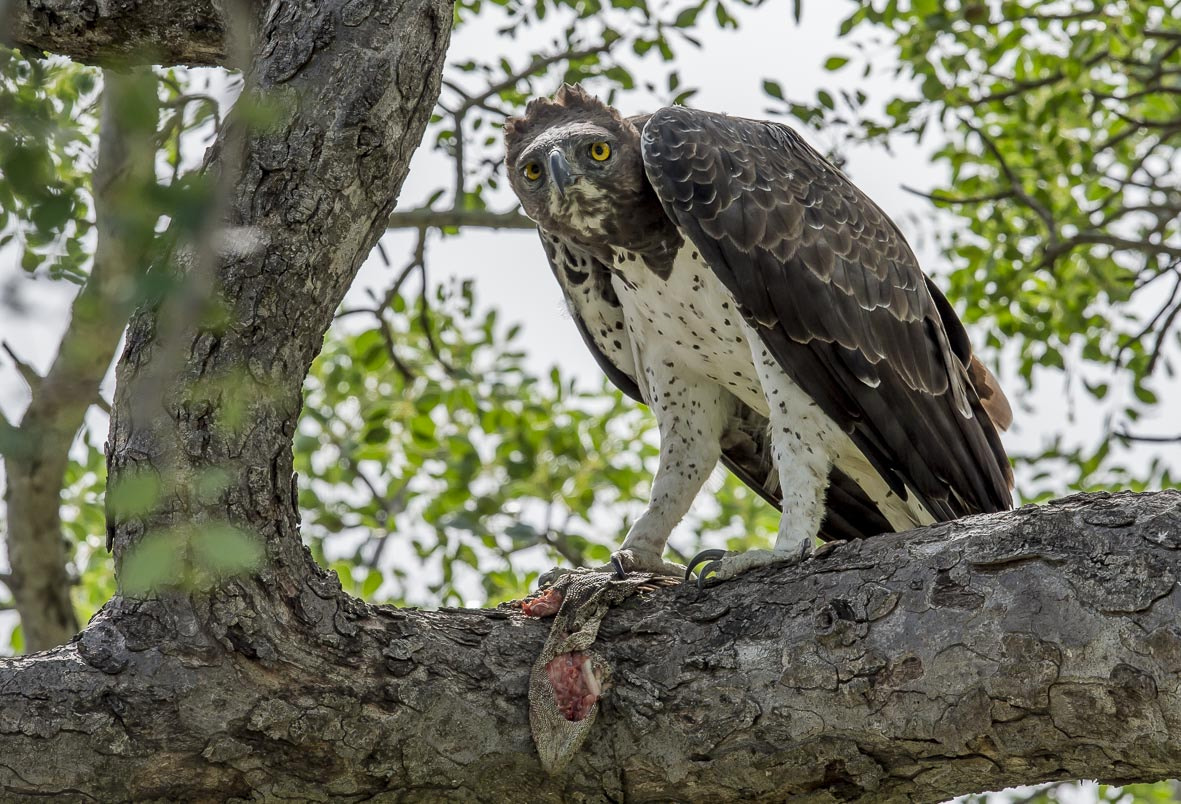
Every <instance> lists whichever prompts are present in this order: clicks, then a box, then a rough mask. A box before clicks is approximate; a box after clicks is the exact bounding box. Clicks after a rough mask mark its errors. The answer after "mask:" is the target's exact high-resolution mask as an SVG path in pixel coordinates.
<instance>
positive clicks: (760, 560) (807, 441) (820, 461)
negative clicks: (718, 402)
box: [689, 333, 837, 585]
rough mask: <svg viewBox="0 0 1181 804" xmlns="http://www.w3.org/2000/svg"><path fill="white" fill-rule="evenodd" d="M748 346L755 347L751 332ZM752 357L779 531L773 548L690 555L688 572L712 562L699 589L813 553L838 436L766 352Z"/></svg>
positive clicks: (717, 551) (829, 423)
mask: <svg viewBox="0 0 1181 804" xmlns="http://www.w3.org/2000/svg"><path fill="white" fill-rule="evenodd" d="M750 342H751V343H756V344H757V343H759V341H758V340H757V338H756V337H754V334H753V333H751V337H750ZM755 357H756V361H755V365H756V367H757V368H758V373H759V382H760V383H761V384H762V386H763V393H764V396H765V398H766V400H767V408H768V411H767V412H768V418H769V420H770V422H771V431H770V436H771V446H772V452H773V454H774V456H775V465H776V468H777V469H778V471H779V481H780V488H781V490H782V492H783V515H782V517H780V520H779V533H778V535H777V537H776V539H775V547H774V549H773V550H749V551H747V552H745V553H739V554H731V553H726V552H725V551H721V550H706V551H704V552H702V553H700V554H698V555H697V556H694V558H693V560H692V561H691V562H690V565H689V569H690V570H692V569H693V567H695V566H697V565H699V564H701V563H703V562H705V561H709V562H711V563H709V564H707V565H706V566H705V567H703V568H702V570H701V572H700V574H699V576H698V578H699V585H700V583H701V581H703V580H704V579H705V578H706V576H707V575H708V576H711V577H712V579H713V580H715V581H724V580H728V579H730V578H733V577H734V576H736V575H739V574H741V573H742V572H745V571H746V570H748V569H752V568H754V567H762V566H766V565H768V564H773V563H776V562H783V561H800V560H802V559H804V558H807V557H808V556H810V555H811V554H812V550H813V545H814V540H815V537H816V534H817V533H818V532H819V531H820V524H821V522H822V521H823V519H824V494H825V492H826V491H827V489H828V471H829V469H830V468H831V466H832V452H833V450H834V449H835V444H836V443H837V438H836V436H837V434H836V433H835V431H834V430H833V425H832V423H831V422H830V421H829V420H828V418H827V417H826V416H824V414H823V413H821V411H820V409H819V408H818V407H817V406H816V403H815V402H813V401H812V400H811V399H810V398H809V397H808V396H807V395H806V394H804V392H803V391H802V390H801V389H800V388H799V386H797V385H796V384H795V383H794V382H792V381H791V380H790V379H788V378H787V377H786V376H785V375H784V373H783V371H782V370H781V369H780V368H779V366H778V365H777V364H776V363H775V362H774V358H772V357H770V356H769V355H767V354H765V353H761V354H757V355H755Z"/></svg>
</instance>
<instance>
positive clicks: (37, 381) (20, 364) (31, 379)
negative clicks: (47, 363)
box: [0, 341, 42, 393]
mask: <svg viewBox="0 0 1181 804" xmlns="http://www.w3.org/2000/svg"><path fill="white" fill-rule="evenodd" d="M0 347H2V348H3V349H4V351H5V352H6V353H7V354H8V357H9V359H10V360H12V362H13V363H15V364H16V370H17V371H18V372H19V373H20V375H21V379H22V380H24V381H25V385H27V386H29V391H30V392H31V393H36V392H37V389H38V388H39V387H40V386H41V380H42V377H41V375H40V374H38V373H37V370H36V369H34V368H33V367H32V366H30V365H29V364H28V363H26V362H25V361H23V360H21V359H20V358H19V357H17V356H16V352H14V351H12V347H11V346H10V345H9V344H8V341H3V342H2V343H0Z"/></svg>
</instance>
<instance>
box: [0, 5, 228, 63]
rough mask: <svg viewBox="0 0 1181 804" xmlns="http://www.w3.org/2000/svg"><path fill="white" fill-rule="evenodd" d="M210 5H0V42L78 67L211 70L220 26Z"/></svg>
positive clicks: (220, 54)
mask: <svg viewBox="0 0 1181 804" xmlns="http://www.w3.org/2000/svg"><path fill="white" fill-rule="evenodd" d="M219 7H220V5H219V3H217V2H214V0H191V2H184V3H177V2H175V0H138V1H137V2H134V3H96V2H93V1H92V0H0V31H3V32H4V33H3V34H2V35H0V41H2V42H3V43H5V44H9V45H16V46H19V47H22V48H26V49H32V50H36V51H44V52H49V53H58V54H61V55H63V56H68V57H70V58H71V59H73V60H74V61H77V62H81V63H83V64H93V65H99V66H104V67H107V66H113V67H126V66H128V65H132V64H139V65H149V64H169V65H172V64H189V65H194V66H197V65H206V66H215V65H220V64H222V63H223V61H224V59H225V46H224V42H223V39H224V36H225V25H224V22H223V19H222V16H221V14H220V12H219Z"/></svg>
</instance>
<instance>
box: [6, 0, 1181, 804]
mask: <svg viewBox="0 0 1181 804" xmlns="http://www.w3.org/2000/svg"><path fill="white" fill-rule="evenodd" d="M50 5H53V4H48V3H42V4H37V7H38V8H43V7H47V6H50ZM30 6H31V4H25V6H22V7H24V8H27V7H30ZM198 6H199V4H198ZM80 7H81V6H80ZM85 7H86V8H96V7H92V6H90V5H86V6H85ZM103 7H104V8H105V9H107V11H103V12H101V13H100V12H97V11H94V12H93V13H95V14H98V15H99V17H98V20H97V21H96V22H95V25H96V27H99V28H101V27H102V26H101V25H99V24H98V23H99V22H101V21H102V20H104V19H107V17H104V16H102V15H103V14H110V15H113V16H118V14H117V13H116V11H110V9H111V8H115V7H117V10H118V9H123V8H127V9H131V11H134V12H135V13H136V14H139V15H140V18H139V21H138V23H137V24H138V25H139V26H141V28H140V29H142V28H145V27H146V28H150V27H151V24H153V19H154V18H153V19H144V18H143V12H144V10H145V9H151V8H155V6H153V5H152V4H151V3H146V4H144V3H141V4H135V3H130V4H126V5H124V4H114V3H112V4H103ZM169 8H170V9H173V10H174V11H175V6H173V5H171V4H169ZM119 13H121V12H119ZM128 13H131V12H130V11H129V12H128ZM451 21H452V9H451V6H450V4H449V3H447V2H444V0H400V2H394V3H379V2H366V1H365V0H335V1H334V2H311V1H310V0H308V2H303V3H299V2H294V3H284V4H279V3H273V4H269V5H267V6H266V7H265V8H260V11H259V19H258V25H257V29H256V31H255V34H254V36H253V37H252V38H251V43H252V44H251V49H252V53H253V57H252V63H251V66H250V67H249V69H248V70H246V73H245V75H246V95H245V97H246V98H247V99H260V100H263V101H264V103H262V104H260V105H259V106H258V107H256V109H255V111H257V109H258V108H262V106H265V109H266V114H265V115H261V116H262V117H264V118H265V122H264V124H263V125H262V126H261V127H254V128H249V127H246V126H245V125H241V121H236V120H233V119H231V121H230V122H229V124H228V125H229V126H230V128H231V131H233V130H234V127H235V126H238V128H237V132H238V134H237V136H225V135H223V137H224V139H223V143H222V145H221V146H220V147H219V148H218V149H217V150H216V152H215V153H214V154H213V155H212V156H211V159H210V161H209V165H208V172H209V173H210V175H213V176H219V177H220V178H221V181H222V182H223V183H224V184H225V185H226V189H225V193H224V203H222V205H221V209H222V212H223V215H222V219H223V220H224V221H225V223H226V226H227V230H226V231H225V232H220V233H217V234H219V235H226V237H225V238H224V239H218V238H214V239H215V241H217V242H218V243H221V245H220V246H219V247H218V248H217V250H216V252H215V254H216V259H205V258H202V257H200V255H199V254H198V255H197V256H192V255H193V254H194V253H195V252H194V250H192V249H190V250H189V251H187V252H186V250H185V249H184V248H182V249H181V250H180V252H178V256H177V258H176V260H175V261H174V267H175V273H176V274H177V275H178V276H180V277H181V282H182V285H183V286H184V287H188V288H190V289H194V288H195V289H205V290H208V292H209V294H210V295H211V300H212V301H211V302H210V304H209V305H203V306H202V305H199V309H192V308H191V306H186V304H185V303H183V299H182V301H181V302H177V301H176V300H169V301H165V302H163V303H161V304H160V305H159V306H157V307H155V308H151V309H146V310H143V311H141V312H140V313H139V314H138V315H137V316H136V317H135V318H134V319H133V321H132V323H131V326H130V328H129V331H128V335H127V346H126V349H125V352H124V354H123V357H122V359H121V361H120V366H119V374H118V379H119V388H118V391H117V394H116V399H115V406H114V413H113V415H112V424H111V434H110V439H109V444H108V451H109V466H110V478H111V483H112V484H119V483H122V482H124V481H128V480H129V479H134V478H136V477H141V476H145V475H154V476H158V477H159V478H160V483H159V486H160V490H161V494H160V499H159V500H158V501H157V503H156V504H154V505H153V506H152V507H151V509H150V510H146V511H113V512H112V516H111V520H110V535H111V543H112V547H113V549H114V551H115V555H116V558H117V561H118V563H120V564H122V562H123V561H124V560H125V559H126V557H127V556H128V554H129V553H130V551H131V550H133V549H134V548H135V546H136V545H137V544H138V543H141V540H143V539H144V538H145V534H149V535H150V534H152V533H154V532H160V531H166V530H167V529H169V528H175V527H188V528H189V532H190V533H191V538H192V539H197V540H199V539H200V538H201V537H202V534H203V530H202V526H203V524H205V523H223V522H229V523H231V524H233V525H234V526H236V527H238V528H240V529H241V530H243V531H245V532H247V533H249V534H251V535H252V537H253V538H256V539H257V540H258V542H259V543H260V544H261V545H262V546H263V548H264V559H263V562H262V564H261V565H260V566H259V567H258V568H257V569H256V570H255V571H254V572H252V573H251V574H249V575H248V576H243V577H240V578H238V579H236V580H233V581H227V582H223V583H221V584H219V585H217V586H216V587H215V588H213V589H205V590H197V589H194V588H189V589H188V591H171V592H164V593H160V594H159V595H157V596H155V597H152V598H150V599H132V598H128V597H123V596H117V597H116V598H115V599H114V600H112V601H111V602H110V603H109V604H108V605H107V606H106V607H105V608H104V609H103V610H102V612H100V613H99V615H97V616H96V617H95V619H94V620H93V621H92V622H91V623H90V625H89V626H88V627H87V628H86V629H85V630H84V631H83V632H82V633H81V634H80V635H79V636H77V637H76V638H75V639H73V640H72V641H71V642H69V643H68V644H66V645H64V646H60V647H57V648H54V649H52V650H49V651H46V652H43V653H40V654H35V655H31V656H27V657H22V658H17V659H4V660H0V800H4V801H16V800H26V799H27V800H34V799H37V800H41V799H43V798H44V797H46V796H47V795H58V796H61V797H62V798H65V799H67V800H99V801H120V800H132V799H134V800H185V801H202V800H204V801H225V800H245V799H262V800H278V799H292V800H300V801H306V800H331V801H360V800H388V801H437V800H440V799H449V800H463V801H520V800H529V801H563V800H573V801H577V800H590V801H600V800H624V799H627V800H635V801H645V800H697V801H713V800H719V801H720V800H735V799H747V800H765V801H779V800H782V799H784V798H788V797H793V796H794V797H797V798H798V800H803V801H838V800H846V801H849V800H851V801H857V800H863V801H886V800H908V799H909V800H914V801H938V800H942V799H945V798H947V797H949V796H951V795H953V794H955V793H962V792H968V791H972V790H982V789H990V788H999V787H1002V786H1005V785H1008V784H1013V783H1017V782H1035V781H1041V780H1051V779H1071V778H1078V777H1091V778H1094V777H1099V778H1102V779H1104V780H1106V781H1112V782H1130V781H1148V780H1155V779H1159V778H1163V777H1167V776H1174V775H1179V774H1181V683H1179V671H1181V625H1178V623H1179V622H1181V620H1179V618H1178V614H1179V613H1181V611H1179V610H1181V592H1178V590H1177V580H1178V578H1179V577H1181V494H1178V493H1176V492H1163V493H1158V494H1143V495H1133V494H1121V495H1115V496H1108V495H1092V496H1081V497H1076V498H1072V499H1069V500H1065V501H1061V502H1059V503H1057V504H1052V505H1049V506H1044V507H1038V508H1025V509H1022V510H1019V511H1016V512H1012V513H1007V514H1001V515H995V516H990V517H978V518H973V519H969V520H965V521H962V522H958V523H951V524H945V525H940V526H937V527H931V528H926V529H921V530H917V531H913V532H911V533H906V534H898V535H891V536H886V537H881V538H876V539H871V540H868V541H866V542H863V543H857V544H851V545H846V546H843V547H839V548H837V549H836V550H834V551H833V552H832V553H830V554H827V555H826V556H824V557H823V558H821V559H817V560H814V561H811V562H808V563H805V564H803V565H800V566H795V567H780V568H766V569H763V570H758V571H754V572H751V573H749V574H748V575H746V576H744V577H742V578H741V579H739V580H737V581H735V582H732V583H729V584H724V585H722V586H720V587H718V588H715V589H711V590H709V591H708V592H707V593H705V594H698V593H697V591H696V590H695V589H694V588H692V587H688V586H685V587H679V588H676V589H671V590H667V591H664V592H660V593H657V594H653V595H652V596H650V597H648V598H646V599H643V600H635V599H633V600H631V601H629V602H628V603H627V604H625V605H623V606H622V607H620V608H619V609H618V610H615V611H612V612H611V613H610V614H608V616H607V619H606V620H605V621H604V624H603V627H602V630H601V631H600V635H599V640H598V642H597V643H596V646H595V648H596V651H597V652H599V653H601V654H602V655H603V656H604V658H605V659H606V660H607V662H608V663H609V665H610V666H611V667H612V668H613V686H612V687H611V689H609V690H608V692H607V694H606V697H605V699H604V705H603V709H602V712H601V713H600V716H599V721H598V722H597V723H596V724H595V727H594V728H595V731H594V733H593V735H592V737H591V739H590V740H589V741H588V742H587V743H586V744H585V745H584V747H583V749H582V751H581V753H580V755H579V756H578V757H577V758H576V759H575V760H574V762H573V764H572V765H571V766H570V768H568V769H567V771H566V772H565V773H563V774H562V775H559V776H553V777H547V776H546V775H544V774H543V773H542V772H541V770H540V766H539V764H538V761H537V758H536V753H535V750H534V747H533V744H532V739H531V736H530V733H529V728H528V703H527V700H526V689H527V684H528V678H529V669H530V666H531V664H532V662H533V660H534V658H535V657H536V656H537V655H538V652H539V651H540V650H541V646H542V644H543V642H544V641H545V638H546V634H547V631H548V627H549V626H548V623H546V622H538V621H532V620H528V619H526V618H523V617H522V616H521V615H519V614H517V613H510V612H507V611H457V610H448V611H439V612H420V611H414V610H396V609H393V608H389V607H375V606H369V605H366V604H364V603H362V602H360V601H357V600H355V599H352V598H350V597H348V596H347V595H345V594H344V593H343V592H342V591H341V589H340V585H339V583H338V582H337V580H336V577H335V576H334V575H333V574H331V573H328V572H326V571H324V570H323V569H321V568H319V567H317V566H316V565H315V564H314V562H313V561H312V560H311V558H310V555H309V553H308V551H307V550H306V549H305V548H304V547H303V546H302V544H301V542H300V537H299V529H298V512H297V509H296V503H295V499H294V494H293V493H292V489H293V485H294V478H293V475H292V461H291V441H292V434H293V433H294V429H295V426H296V421H297V416H298V413H299V407H300V386H301V383H302V380H303V378H304V376H305V375H306V372H307V370H308V367H309V365H310V363H311V360H312V358H313V356H314V355H315V354H316V352H317V351H318V349H319V346H320V342H321V339H322V337H323V333H324V331H325V330H326V328H327V327H328V325H329V323H330V321H331V318H332V314H333V311H334V310H335V309H336V308H337V306H338V304H339V302H340V299H341V298H342V296H343V294H344V291H345V289H346V288H347V286H348V284H349V282H350V281H351V280H352V277H353V276H354V274H355V272H356V270H357V268H358V266H359V265H360V263H361V261H362V260H363V258H364V257H365V255H366V254H367V253H368V251H369V250H370V248H371V247H372V246H373V244H374V242H375V241H376V240H377V237H378V236H379V235H380V233H381V231H382V230H383V229H384V227H385V225H386V221H387V220H388V219H389V216H390V213H391V210H392V207H393V203H394V199H395V198H396V196H397V192H398V189H399V187H400V186H401V182H402V179H403V178H404V176H405V173H406V168H407V164H408V161H409V156H410V154H411V152H412V151H413V149H414V148H415V146H416V145H417V144H418V142H419V139H420V138H421V136H422V132H423V129H424V126H425V123H426V119H427V117H428V115H429V114H430V112H431V109H432V107H433V104H434V101H435V99H436V97H437V93H438V88H439V78H440V72H441V66H442V58H443V54H444V53H445V51H446V46H447V41H448V36H449V32H450V25H451ZM160 24H161V25H164V24H166V23H165V22H164V21H163V20H160ZM167 24H169V25H170V24H172V23H171V22H168V23H167ZM140 29H135V30H140ZM128 30H131V29H128ZM87 35H88V34H87V33H86V32H85V31H82V30H81V28H79V30H78V31H76V32H75V34H74V37H75V39H74V40H71V41H72V42H73V43H74V45H77V44H78V42H82V43H83V44H82V45H79V46H78V47H73V46H71V45H70V42H65V43H64V44H62V45H61V46H60V47H57V48H56V49H59V50H61V51H62V52H65V53H67V54H68V55H75V56H80V57H82V58H86V57H87V53H89V52H90V51H88V50H87V47H89V45H86V44H85V43H86V41H88V40H86V36H87ZM169 35H171V34H169ZM145 36H148V37H149V39H150V36H149V35H147V34H145ZM158 36H160V37H163V36H164V34H159V35H158ZM179 36H181V39H182V40H183V38H184V36H183V34H179ZM243 38H244V37H243ZM46 41H48V40H46ZM173 44H174V47H173V50H172V51H168V52H174V53H185V52H193V50H194V47H193V46H190V45H186V44H185V42H184V41H178V42H176V43H173ZM45 46H46V47H48V46H50V45H49V44H46V45H45ZM179 60H182V61H183V60H185V59H183V58H181V59H179ZM250 102H253V101H250ZM227 244H229V245H227ZM230 245H232V247H230ZM186 254H188V255H189V256H186ZM202 304H203V303H202ZM211 311H213V312H216V315H211ZM210 478H216V481H217V482H210Z"/></svg>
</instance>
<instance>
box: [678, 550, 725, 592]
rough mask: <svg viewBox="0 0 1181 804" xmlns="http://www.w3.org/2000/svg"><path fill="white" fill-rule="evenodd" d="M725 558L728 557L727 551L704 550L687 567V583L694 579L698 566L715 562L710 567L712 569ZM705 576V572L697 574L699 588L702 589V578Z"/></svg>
mask: <svg viewBox="0 0 1181 804" xmlns="http://www.w3.org/2000/svg"><path fill="white" fill-rule="evenodd" d="M725 556H726V551H725V550H702V551H701V552H700V553H698V554H697V555H695V556H693V558H691V559H690V560H689V566H687V567H685V580H686V581H687V580H689V579H690V578H692V577H693V568H694V567H696V566H697V565H698V564H701V563H702V562H705V561H710V562H713V563H711V564H710V565H709V566H710V567H712V566H713V565H714V564H716V563H717V562H718V559H720V558H724V557H725ZM707 569H708V567H707ZM703 575H705V572H704V571H702V572H699V573H697V586H698V588H700V587H701V578H702V576H703Z"/></svg>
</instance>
